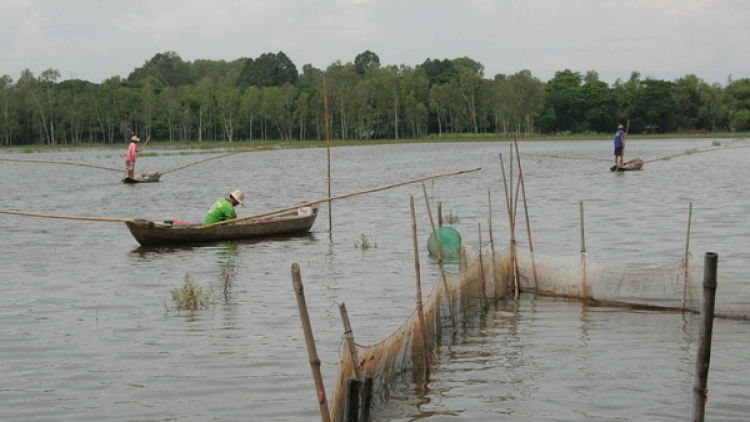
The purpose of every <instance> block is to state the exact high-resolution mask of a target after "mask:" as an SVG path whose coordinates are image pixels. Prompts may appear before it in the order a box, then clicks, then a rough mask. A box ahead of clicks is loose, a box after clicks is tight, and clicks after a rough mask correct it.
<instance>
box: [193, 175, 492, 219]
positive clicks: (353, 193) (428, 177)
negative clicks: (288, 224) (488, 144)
mask: <svg viewBox="0 0 750 422" xmlns="http://www.w3.org/2000/svg"><path fill="white" fill-rule="evenodd" d="M481 169H482V168H481V167H478V168H475V169H471V170H461V171H453V172H450V173H442V174H435V175H432V176H425V177H420V178H417V179H412V180H406V181H403V182H398V183H392V184H390V185H385V186H379V187H377V188H372V189H366V190H362V191H357V192H350V193H345V194H343V195H336V196H329V197H328V198H323V199H318V200H315V201H310V202H305V203H303V204H298V205H292V206H290V207H284V208H279V209H276V210H273V211H267V212H262V213H259V214H253V215H248V216H246V217H240V218H234V219H231V220H224V221H219V222H217V223H212V224H207V225H205V226H200V227H197V228H198V229H204V228H207V227H212V226H216V225H220V224H227V223H237V222H239V221H245V220H252V219H254V218H260V217H265V216H268V215H273V214H279V213H282V212H285V211H291V210H296V209H297V208H302V207H309V206H311V205H315V204H320V203H321V202H326V201H333V200H337V199H344V198H349V197H352V196H357V195H364V194H366V193H372V192H379V191H381V190H386V189H392V188H397V187H399V186H404V185H408V184H411V183H418V182H423V181H425V180H430V179H437V178H439V177H446V176H455V175H458V174H463V173H471V172H475V171H479V170H481Z"/></svg>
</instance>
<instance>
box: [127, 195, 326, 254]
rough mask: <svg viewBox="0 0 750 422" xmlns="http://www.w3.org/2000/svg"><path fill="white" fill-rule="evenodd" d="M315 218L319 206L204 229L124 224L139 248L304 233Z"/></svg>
mask: <svg viewBox="0 0 750 422" xmlns="http://www.w3.org/2000/svg"><path fill="white" fill-rule="evenodd" d="M317 217H318V206H317V205H315V206H313V207H301V208H298V209H297V210H294V211H290V212H286V213H283V214H278V215H274V216H270V217H264V218H255V219H249V220H240V221H238V222H236V223H234V224H233V225H228V224H219V225H213V226H209V227H203V224H202V223H201V224H188V223H186V222H181V221H180V222H177V221H174V222H173V221H166V222H163V223H162V222H155V221H148V220H132V221H126V222H125V224H126V225H127V226H128V229H130V233H131V234H132V235H133V237H135V240H137V241H138V243H140V244H141V246H160V245H171V246H175V245H191V244H196V243H205V242H218V241H224V240H239V239H252V238H263V237H274V236H289V235H293V234H301V233H307V232H309V231H310V228H312V225H313V223H315V219H316V218H317Z"/></svg>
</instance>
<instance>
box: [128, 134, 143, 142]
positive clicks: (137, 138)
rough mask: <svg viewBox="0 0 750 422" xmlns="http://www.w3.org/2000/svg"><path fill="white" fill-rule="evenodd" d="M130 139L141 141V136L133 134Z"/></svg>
mask: <svg viewBox="0 0 750 422" xmlns="http://www.w3.org/2000/svg"><path fill="white" fill-rule="evenodd" d="M130 140H131V141H133V142H140V141H141V138H139V137H137V136H136V135H133V137H131V138H130Z"/></svg>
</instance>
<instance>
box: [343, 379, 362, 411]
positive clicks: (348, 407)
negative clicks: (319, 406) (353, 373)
mask: <svg viewBox="0 0 750 422" xmlns="http://www.w3.org/2000/svg"><path fill="white" fill-rule="evenodd" d="M360 386H361V383H360V382H359V379H354V378H349V379H348V380H346V394H345V395H344V422H358V420H359V390H360Z"/></svg>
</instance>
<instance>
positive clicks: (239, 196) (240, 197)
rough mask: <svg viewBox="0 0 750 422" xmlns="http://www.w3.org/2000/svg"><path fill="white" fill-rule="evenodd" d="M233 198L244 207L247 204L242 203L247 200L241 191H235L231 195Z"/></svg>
mask: <svg viewBox="0 0 750 422" xmlns="http://www.w3.org/2000/svg"><path fill="white" fill-rule="evenodd" d="M229 196H231V197H232V198H234V200H235V201H237V202H239V203H240V205H242V206H244V205H245V204H243V203H242V201H243V200H244V199H245V194H244V193H242V191H241V190H239V189H235V190H234V191H233V192H232V193H230V194H229Z"/></svg>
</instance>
